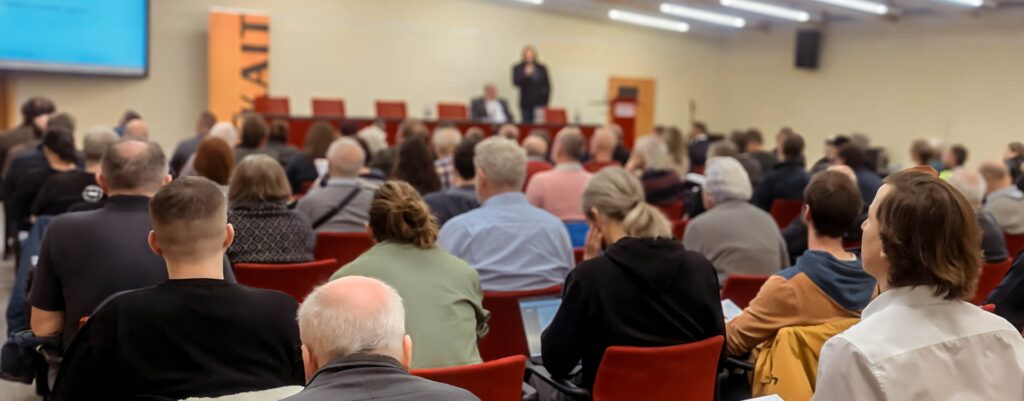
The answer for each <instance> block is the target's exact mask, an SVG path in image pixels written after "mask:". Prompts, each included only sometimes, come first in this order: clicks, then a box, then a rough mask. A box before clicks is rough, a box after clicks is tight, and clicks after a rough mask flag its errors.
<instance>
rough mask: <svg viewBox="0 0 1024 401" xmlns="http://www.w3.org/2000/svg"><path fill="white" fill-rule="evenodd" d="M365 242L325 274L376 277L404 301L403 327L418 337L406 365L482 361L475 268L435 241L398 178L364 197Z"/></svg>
mask: <svg viewBox="0 0 1024 401" xmlns="http://www.w3.org/2000/svg"><path fill="white" fill-rule="evenodd" d="M368 226H369V227H368V228H369V230H370V235H371V236H372V237H373V239H374V241H376V245H374V246H373V247H372V248H370V250H368V251H366V252H365V253H363V254H362V255H361V256H359V257H358V258H356V260H354V261H352V262H351V263H349V264H347V265H345V266H342V268H341V269H340V270H338V271H337V272H336V273H334V275H333V276H331V280H335V279H338V278H341V277H346V276H365V277H372V278H376V279H378V280H381V281H383V282H385V283H387V284H388V285H390V286H391V287H393V288H394V289H395V290H396V291H398V295H400V296H401V297H402V299H403V304H404V305H405V329H406V332H408V334H409V335H410V336H411V337H412V338H413V339H414V340H415V341H416V344H415V345H416V346H415V347H413V351H412V368H417V369H418V368H438V367H446V366H458V365H469V364H474V363H480V362H481V359H480V353H479V352H478V351H477V347H476V343H477V340H479V339H480V337H483V335H484V334H486V333H487V318H488V317H489V315H490V314H489V313H488V312H487V310H485V309H484V308H483V292H482V291H481V290H480V278H479V276H477V272H476V270H474V269H473V268H472V267H470V266H469V265H468V264H466V262H464V261H462V260H461V259H459V258H456V257H454V256H452V255H450V254H448V252H445V251H444V250H443V249H441V248H439V247H438V246H437V245H436V242H437V232H438V227H437V219H436V218H435V217H434V215H433V214H431V213H430V208H429V207H427V204H426V203H425V202H424V201H423V198H421V197H420V194H419V193H418V192H416V190H415V189H413V187H412V186H411V185H409V184H408V183H406V182H404V181H388V182H387V183H385V184H384V185H382V186H381V187H380V188H379V189H378V190H377V192H376V193H375V194H374V196H373V202H372V203H371V204H370V222H369V224H368Z"/></svg>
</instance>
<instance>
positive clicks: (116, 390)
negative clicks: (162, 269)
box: [53, 279, 304, 400]
mask: <svg viewBox="0 0 1024 401" xmlns="http://www.w3.org/2000/svg"><path fill="white" fill-rule="evenodd" d="M297 309H298V304H296V303H295V300H293V299H292V298H291V297H289V296H288V295H286V294H284V293H281V292H277V291H269V290H261V289H255V288H249V287H244V286H241V285H238V284H232V283H228V282H226V281H224V280H216V279H184V280H170V281H167V282H165V283H163V284H160V285H157V286H153V287H148V288H143V289H139V290H134V291H128V292H124V293H121V294H119V295H117V296H114V297H111V298H110V299H109V300H107V301H106V302H105V303H104V304H103V305H102V306H100V307H99V309H97V311H96V313H95V314H94V315H93V316H92V317H90V318H89V322H88V324H86V326H85V327H83V328H82V330H81V332H80V333H79V335H78V337H76V338H75V341H74V342H73V343H72V344H71V348H69V349H68V351H67V353H66V354H65V355H64V363H63V364H62V366H61V370H60V373H59V374H58V376H57V383H56V384H55V385H54V391H53V400H72V399H74V400H123V399H132V400H135V399H144V400H163V399H168V400H178V399H182V398H187V397H192V396H198V397H217V396H222V395H227V394H236V393H241V392H246V391H256V390H265V389H269V388H276V387H281V386H288V385H302V384H303V379H304V376H303V368H302V352H301V348H300V347H301V342H300V340H299V328H298V325H297V324H296V322H295V313H296V310H297Z"/></svg>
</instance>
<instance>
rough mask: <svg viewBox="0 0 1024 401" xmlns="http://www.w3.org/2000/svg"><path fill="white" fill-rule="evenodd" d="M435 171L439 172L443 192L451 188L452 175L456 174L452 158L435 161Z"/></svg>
mask: <svg viewBox="0 0 1024 401" xmlns="http://www.w3.org/2000/svg"><path fill="white" fill-rule="evenodd" d="M434 169H435V170H437V176H438V177H441V190H446V189H448V188H451V187H452V174H455V164H454V163H452V158H451V157H445V158H443V159H437V160H435V161H434Z"/></svg>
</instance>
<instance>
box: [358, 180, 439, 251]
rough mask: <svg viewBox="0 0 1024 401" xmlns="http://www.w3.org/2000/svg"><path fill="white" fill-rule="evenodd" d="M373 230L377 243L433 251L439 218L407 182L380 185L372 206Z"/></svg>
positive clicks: (371, 219) (389, 182) (371, 220)
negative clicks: (388, 242) (385, 242)
mask: <svg viewBox="0 0 1024 401" xmlns="http://www.w3.org/2000/svg"><path fill="white" fill-rule="evenodd" d="M370 228H371V229H372V230H373V237H374V239H376V240H377V241H378V242H381V241H391V242H397V243H400V244H412V245H415V246H416V247H417V248H420V249H430V248H433V247H434V243H435V242H437V231H438V227H437V218H436V217H434V215H433V214H432V213H430V207H428V206H427V203H426V202H424V201H423V198H422V197H420V194H419V192H416V189H414V188H413V187H412V185H409V184H408V183H406V182H404V181H388V182H386V183H384V185H381V187H380V188H379V189H377V192H376V193H375V194H374V195H373V202H371V203H370Z"/></svg>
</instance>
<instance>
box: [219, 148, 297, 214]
mask: <svg viewBox="0 0 1024 401" xmlns="http://www.w3.org/2000/svg"><path fill="white" fill-rule="evenodd" d="M291 197H292V190H291V186H289V184H288V176H287V175H285V172H284V168H282V167H281V163H279V162H278V161H277V160H275V159H274V158H272V157H270V156H267V155H250V156H249V157H246V158H245V159H242V162H241V163H238V166H236V167H235V172H234V173H232V174H231V180H230V181H228V200H229V201H230V202H231V204H232V205H234V204H238V203H244V202H256V203H263V202H270V203H281V204H284V203H287V202H288V200H289V199H291Z"/></svg>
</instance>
